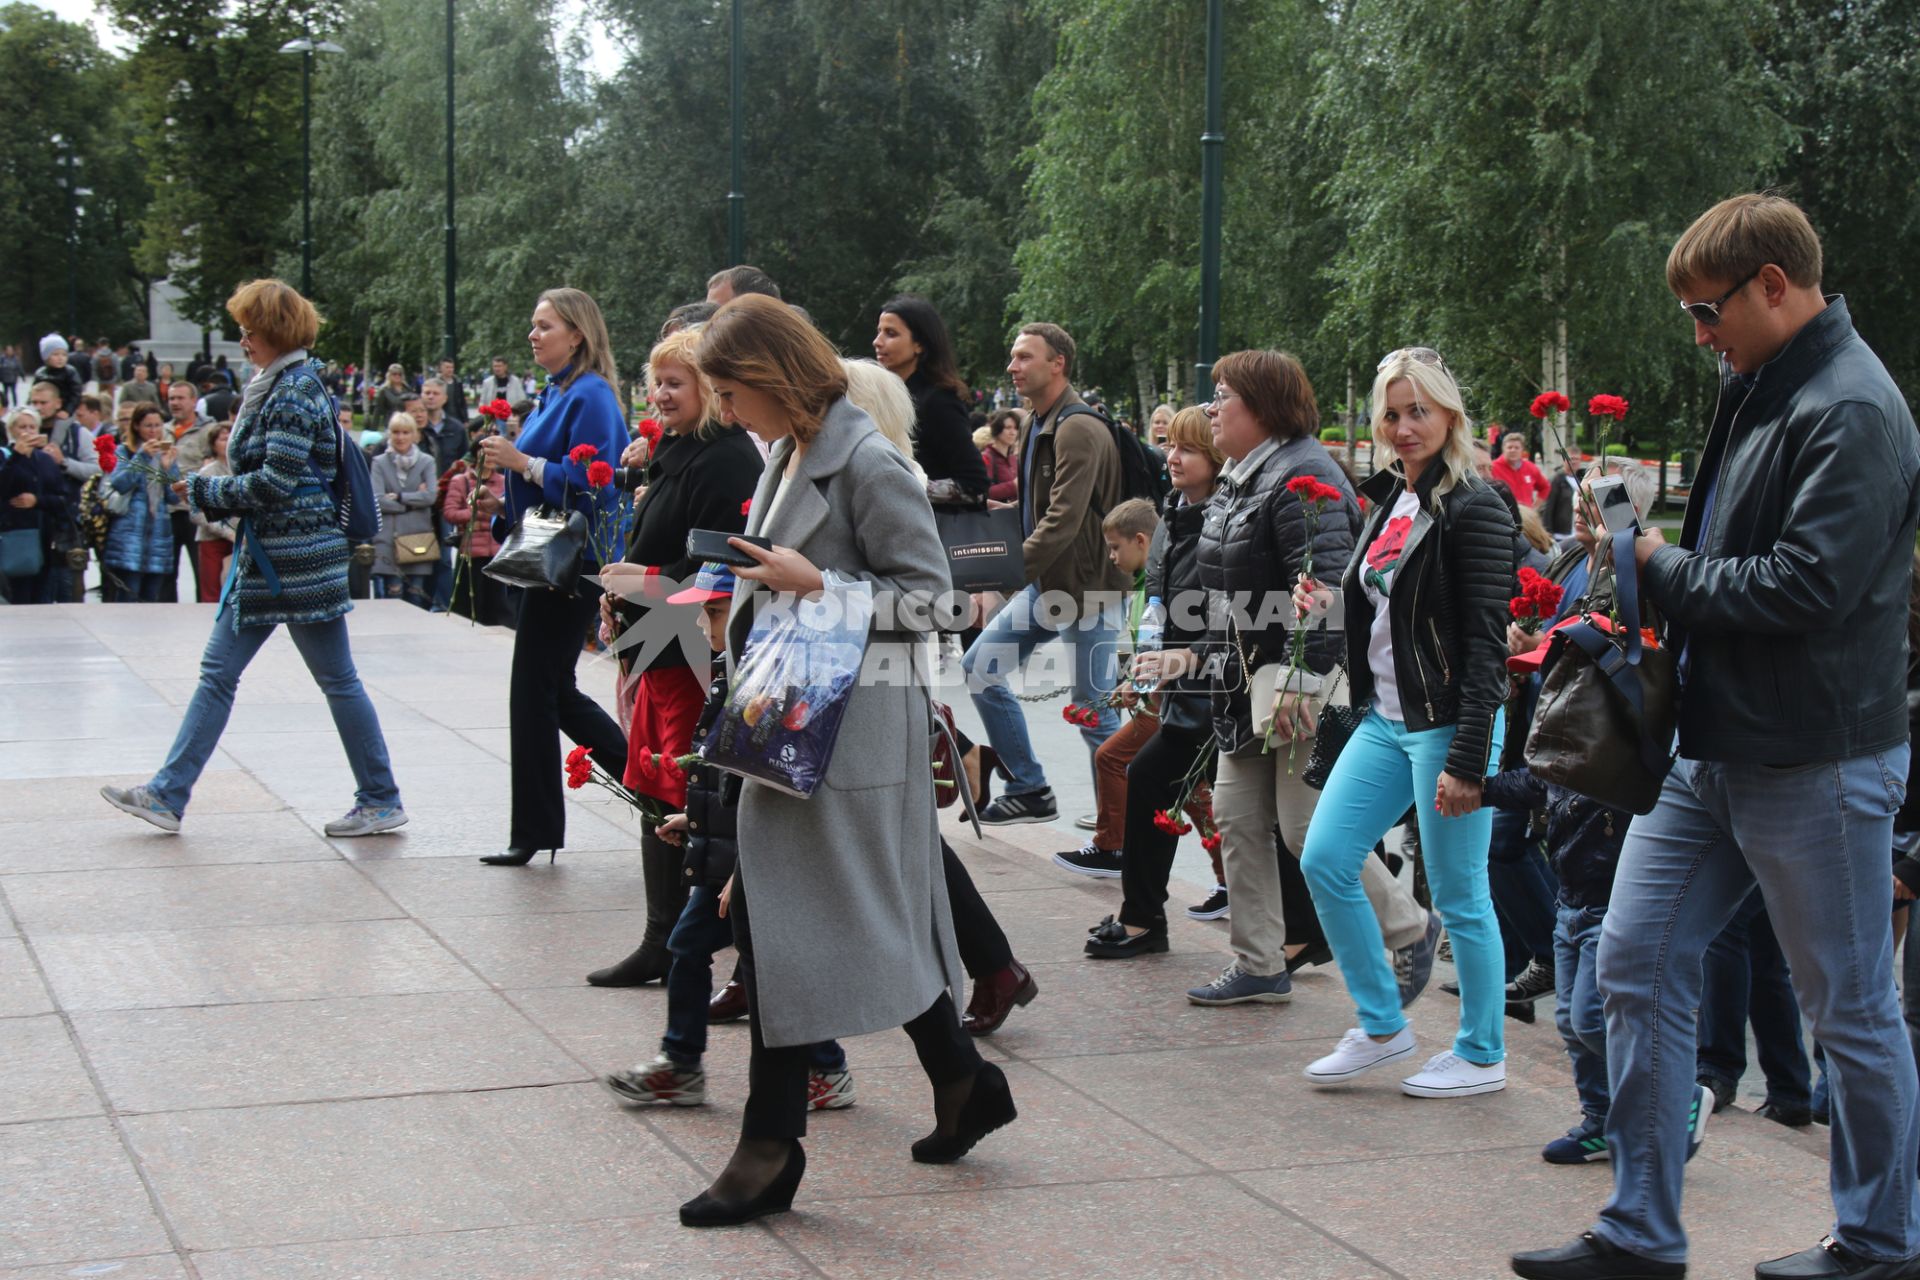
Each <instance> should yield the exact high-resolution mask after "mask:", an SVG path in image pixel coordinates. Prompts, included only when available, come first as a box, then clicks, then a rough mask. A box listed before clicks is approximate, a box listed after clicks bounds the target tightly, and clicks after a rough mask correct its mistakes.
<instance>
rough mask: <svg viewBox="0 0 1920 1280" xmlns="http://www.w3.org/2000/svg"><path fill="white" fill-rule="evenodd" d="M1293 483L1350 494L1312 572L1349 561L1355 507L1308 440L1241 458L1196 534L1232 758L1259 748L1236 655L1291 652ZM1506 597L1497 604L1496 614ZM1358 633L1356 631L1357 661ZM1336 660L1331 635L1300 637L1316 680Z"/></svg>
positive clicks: (1332, 512) (1299, 547)
mask: <svg viewBox="0 0 1920 1280" xmlns="http://www.w3.org/2000/svg"><path fill="white" fill-rule="evenodd" d="M1296 476H1312V477H1313V478H1315V479H1316V480H1320V481H1322V482H1323V483H1326V484H1330V485H1333V486H1334V487H1335V488H1337V489H1339V490H1340V491H1341V492H1342V493H1343V494H1345V495H1347V497H1346V500H1345V501H1343V502H1341V504H1340V505H1339V506H1338V507H1336V508H1330V509H1328V510H1327V511H1326V512H1325V513H1323V514H1322V515H1321V517H1320V526H1319V528H1318V530H1317V531H1316V532H1315V534H1314V541H1313V563H1314V567H1315V572H1316V573H1318V574H1321V575H1325V574H1329V573H1332V572H1333V571H1334V569H1335V568H1336V567H1337V566H1339V565H1343V564H1345V563H1346V562H1347V561H1348V560H1349V559H1350V558H1352V555H1353V547H1354V541H1353V539H1354V535H1355V534H1356V533H1358V532H1359V529H1360V508H1359V504H1358V503H1356V502H1355V501H1354V500H1353V487H1352V486H1351V485H1350V484H1348V483H1347V476H1346V473H1345V472H1344V471H1342V470H1340V467H1339V466H1338V464H1336V463H1335V462H1334V460H1333V459H1332V458H1331V457H1330V456H1328V454H1327V448H1326V446H1325V445H1323V444H1321V443H1320V442H1319V441H1318V440H1316V439H1313V438H1312V437H1310V436H1309V437H1303V438H1301V439H1298V440H1288V441H1283V442H1277V443H1272V444H1263V445H1261V446H1260V447H1259V448H1258V449H1255V450H1254V451H1253V452H1252V453H1250V454H1248V455H1247V456H1246V457H1245V458H1243V459H1242V460H1241V461H1240V462H1239V463H1238V464H1236V465H1235V466H1234V468H1233V474H1232V476H1231V478H1228V479H1223V480H1222V481H1221V482H1220V487H1219V488H1218V489H1216V490H1214V493H1213V498H1212V500H1211V501H1209V502H1208V503H1207V508H1206V517H1205V521H1204V523H1203V525H1202V527H1201V530H1200V557H1199V558H1200V581H1201V583H1202V584H1203V585H1204V586H1205V587H1206V589H1207V594H1208V596H1209V612H1208V620H1209V622H1210V623H1211V627H1210V629H1209V631H1208V635H1207V640H1206V644H1205V646H1204V653H1205V656H1206V658H1207V659H1208V662H1209V664H1210V669H1211V670H1212V672H1213V682H1212V683H1213V690H1214V694H1213V732H1214V737H1215V739H1216V740H1217V741H1218V742H1219V745H1220V750H1222V751H1224V752H1226V753H1227V754H1229V755H1235V754H1246V753H1248V752H1250V751H1255V750H1258V749H1259V747H1260V745H1261V744H1260V740H1259V738H1258V737H1257V736H1256V735H1255V734H1254V732H1253V708H1252V706H1251V704H1250V703H1249V702H1248V699H1247V674H1248V673H1247V672H1244V671H1242V670H1241V662H1240V650H1241V649H1242V648H1244V649H1245V651H1246V660H1247V662H1248V663H1249V664H1250V665H1251V666H1253V667H1254V668H1256V669H1257V668H1259V667H1263V666H1265V665H1267V664H1268V663H1270V662H1285V661H1287V660H1288V658H1289V656H1290V654H1291V652H1292V650H1291V646H1292V643H1293V630H1292V627H1291V626H1290V623H1291V621H1292V618H1293V604H1292V600H1293V584H1294V581H1295V580H1296V579H1297V578H1298V577H1299V576H1300V559H1301V555H1302V553H1304V552H1305V551H1306V547H1307V514H1306V510H1305V508H1303V507H1302V506H1301V505H1300V500H1299V499H1298V498H1296V497H1294V496H1293V494H1292V493H1290V492H1288V490H1287V487H1286V486H1287V481H1289V480H1292V479H1293V478H1295V477H1296ZM1506 600H1507V598H1506V597H1503V598H1502V599H1501V602H1500V604H1501V608H1502V609H1504V608H1505V607H1506ZM1503 635H1504V633H1503ZM1365 636H1366V631H1365V629H1364V628H1362V630H1361V637H1362V641H1361V652H1362V655H1363V657H1362V662H1363V664H1364V661H1365V659H1364V654H1365ZM1504 644H1505V641H1504V640H1503V641H1502V645H1503V647H1504ZM1343 656H1345V654H1344V649H1343V647H1342V641H1341V637H1340V633H1339V632H1338V631H1327V630H1317V631H1314V632H1312V633H1311V634H1309V636H1308V637H1307V656H1306V661H1307V666H1309V667H1310V668H1312V669H1313V670H1314V671H1315V672H1316V673H1318V674H1320V675H1325V674H1326V673H1327V672H1329V671H1331V670H1333V668H1334V665H1335V664H1336V663H1338V662H1339V661H1340V660H1341V658H1342V657H1343Z"/></svg>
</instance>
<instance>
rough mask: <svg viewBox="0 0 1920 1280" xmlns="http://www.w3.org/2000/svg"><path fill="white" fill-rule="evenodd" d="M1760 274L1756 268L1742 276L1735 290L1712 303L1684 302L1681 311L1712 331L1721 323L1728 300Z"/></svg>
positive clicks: (1732, 289) (1727, 292)
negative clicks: (1723, 309) (1721, 314)
mask: <svg viewBox="0 0 1920 1280" xmlns="http://www.w3.org/2000/svg"><path fill="white" fill-rule="evenodd" d="M1759 274H1760V268H1759V267H1755V268H1754V269H1753V270H1751V271H1749V272H1747V274H1745V275H1744V276H1741V277H1740V280H1739V283H1737V284H1735V285H1734V286H1733V288H1731V289H1729V290H1727V291H1726V292H1725V293H1723V294H1721V295H1720V296H1719V297H1717V298H1715V299H1714V300H1713V301H1712V302H1683V303H1681V304H1680V309H1681V310H1682V311H1684V312H1686V313H1687V316H1688V317H1689V318H1690V319H1693V320H1698V321H1699V322H1700V323H1701V324H1704V325H1706V326H1707V327H1708V328H1709V329H1711V328H1712V327H1713V326H1714V325H1717V324H1719V323H1720V308H1721V307H1723V306H1725V305H1726V303H1727V299H1728V298H1731V297H1732V296H1733V295H1734V294H1736V293H1738V292H1740V291H1741V290H1742V289H1744V288H1746V287H1747V286H1748V285H1749V284H1751V283H1752V282H1753V278H1754V277H1755V276H1757V275H1759Z"/></svg>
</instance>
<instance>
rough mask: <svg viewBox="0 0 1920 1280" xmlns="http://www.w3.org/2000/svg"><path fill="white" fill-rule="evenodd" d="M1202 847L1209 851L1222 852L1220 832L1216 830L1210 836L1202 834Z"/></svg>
mask: <svg viewBox="0 0 1920 1280" xmlns="http://www.w3.org/2000/svg"><path fill="white" fill-rule="evenodd" d="M1200 847H1201V848H1202V849H1205V850H1206V851H1207V852H1208V853H1218V852H1220V833H1219V832H1218V831H1216V832H1214V833H1213V834H1212V835H1210V836H1201V837H1200Z"/></svg>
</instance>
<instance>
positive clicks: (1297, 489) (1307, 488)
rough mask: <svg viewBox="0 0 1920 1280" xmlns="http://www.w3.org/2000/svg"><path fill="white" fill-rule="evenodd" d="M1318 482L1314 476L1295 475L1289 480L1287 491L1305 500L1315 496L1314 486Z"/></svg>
mask: <svg viewBox="0 0 1920 1280" xmlns="http://www.w3.org/2000/svg"><path fill="white" fill-rule="evenodd" d="M1318 483H1319V481H1317V480H1315V479H1314V478H1313V477H1312V476H1295V477H1294V478H1293V479H1291V480H1289V481H1287V492H1288V493H1290V494H1292V495H1293V496H1294V497H1296V498H1298V499H1300V501H1302V502H1305V501H1307V500H1308V499H1309V498H1311V497H1312V496H1313V486H1314V485H1316V484H1318Z"/></svg>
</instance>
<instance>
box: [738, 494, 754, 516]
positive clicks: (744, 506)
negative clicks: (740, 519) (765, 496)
mask: <svg viewBox="0 0 1920 1280" xmlns="http://www.w3.org/2000/svg"><path fill="white" fill-rule="evenodd" d="M752 506H753V499H752V498H748V499H747V500H746V501H745V502H743V503H741V504H740V514H741V515H745V514H747V511H748V510H749V509H750V508H751V507H752Z"/></svg>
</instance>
